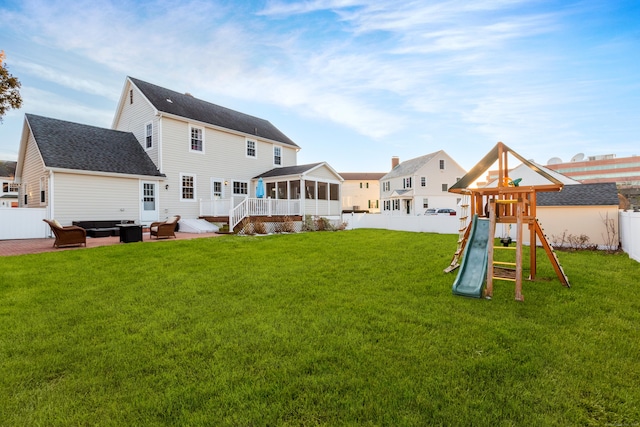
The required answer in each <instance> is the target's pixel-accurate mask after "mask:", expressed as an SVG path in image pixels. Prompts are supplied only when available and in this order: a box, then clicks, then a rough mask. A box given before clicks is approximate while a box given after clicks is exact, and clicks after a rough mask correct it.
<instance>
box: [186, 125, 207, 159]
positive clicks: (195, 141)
mask: <svg viewBox="0 0 640 427" xmlns="http://www.w3.org/2000/svg"><path fill="white" fill-rule="evenodd" d="M190 129H191V130H190V133H191V145H190V147H189V150H190V151H195V152H198V153H204V131H203V129H202V128H197V127H194V126H191V128H190Z"/></svg>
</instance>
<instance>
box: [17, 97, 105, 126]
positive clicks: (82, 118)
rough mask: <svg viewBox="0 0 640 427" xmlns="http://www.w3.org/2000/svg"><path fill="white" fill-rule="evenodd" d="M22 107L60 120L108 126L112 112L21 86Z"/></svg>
mask: <svg viewBox="0 0 640 427" xmlns="http://www.w3.org/2000/svg"><path fill="white" fill-rule="evenodd" d="M21 92H22V99H23V106H22V109H23V110H24V111H26V112H28V113H32V114H37V115H41V116H46V117H53V118H57V119H60V120H67V121H71V122H79V123H84V124H88V125H91V126H99V127H106V128H108V127H110V126H111V121H112V120H113V114H114V112H113V111H112V110H101V109H97V108H94V107H93V106H89V105H86V104H81V103H79V102H77V101H74V100H72V99H70V98H67V97H64V96H60V95H56V94H55V93H51V92H48V91H45V90H41V89H37V88H32V87H23V88H22V91H21Z"/></svg>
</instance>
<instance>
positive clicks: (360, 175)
mask: <svg viewBox="0 0 640 427" xmlns="http://www.w3.org/2000/svg"><path fill="white" fill-rule="evenodd" d="M384 175H385V173H384V172H341V173H340V176H341V177H342V178H343V179H344V183H343V184H342V212H369V213H380V178H382V177H383V176H384Z"/></svg>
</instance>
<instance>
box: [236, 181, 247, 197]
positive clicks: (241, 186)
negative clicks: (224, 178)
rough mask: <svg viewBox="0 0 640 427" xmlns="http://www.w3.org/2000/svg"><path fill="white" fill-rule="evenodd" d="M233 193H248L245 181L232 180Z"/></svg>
mask: <svg viewBox="0 0 640 427" xmlns="http://www.w3.org/2000/svg"><path fill="white" fill-rule="evenodd" d="M233 194H234V195H245V196H246V195H247V194H249V184H248V183H247V182H246V181H233Z"/></svg>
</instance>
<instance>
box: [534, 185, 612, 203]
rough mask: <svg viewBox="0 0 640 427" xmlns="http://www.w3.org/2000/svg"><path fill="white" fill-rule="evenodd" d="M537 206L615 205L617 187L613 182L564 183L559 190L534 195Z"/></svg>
mask: <svg viewBox="0 0 640 427" xmlns="http://www.w3.org/2000/svg"><path fill="white" fill-rule="evenodd" d="M536 203H537V205H538V206H613V205H615V206H617V205H618V204H619V200H618V188H617V187H616V184H615V182H603V183H597V184H576V185H565V186H564V188H563V189H562V191H559V192H544V193H538V194H537V195H536Z"/></svg>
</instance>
